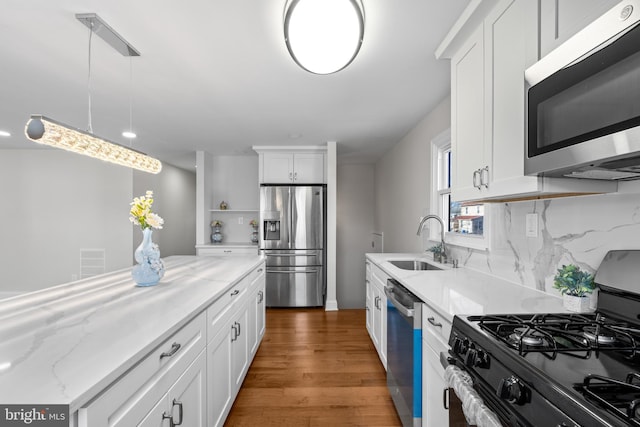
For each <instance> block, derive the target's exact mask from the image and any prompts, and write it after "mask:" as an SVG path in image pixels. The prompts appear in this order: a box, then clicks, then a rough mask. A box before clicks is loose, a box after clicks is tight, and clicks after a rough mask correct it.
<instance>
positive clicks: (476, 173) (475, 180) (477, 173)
mask: <svg viewBox="0 0 640 427" xmlns="http://www.w3.org/2000/svg"><path fill="white" fill-rule="evenodd" d="M479 178H480V169H477V170H475V171H474V172H473V186H474V187H475V188H477V189H478V190H479V189H480V184H479V183H478V180H479Z"/></svg>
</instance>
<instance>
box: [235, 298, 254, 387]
mask: <svg viewBox="0 0 640 427" xmlns="http://www.w3.org/2000/svg"><path fill="white" fill-rule="evenodd" d="M250 302H251V301H250ZM248 325H249V307H248V306H245V307H244V308H243V309H241V310H240V313H238V315H237V316H235V317H234V320H233V322H232V328H233V329H234V330H233V331H232V335H231V381H232V387H233V388H234V392H233V394H232V395H233V397H235V393H237V391H238V389H239V388H240V386H241V385H242V380H243V379H244V374H245V373H246V372H247V370H248V369H249V354H248V350H249V333H248V330H249V329H250V328H249V327H248Z"/></svg>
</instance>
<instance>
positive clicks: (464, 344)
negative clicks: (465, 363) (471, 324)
mask: <svg viewBox="0 0 640 427" xmlns="http://www.w3.org/2000/svg"><path fill="white" fill-rule="evenodd" d="M452 347H453V352H454V353H456V354H465V353H466V352H467V348H469V340H468V339H467V338H465V339H464V340H463V339H461V338H455V339H454V340H453V346H452Z"/></svg>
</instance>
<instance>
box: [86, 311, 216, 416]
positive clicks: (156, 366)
mask: <svg viewBox="0 0 640 427" xmlns="http://www.w3.org/2000/svg"><path fill="white" fill-rule="evenodd" d="M205 338H206V317H205V315H204V313H201V314H200V315H199V316H198V317H196V318H195V319H193V320H192V321H191V322H189V323H188V324H187V325H186V326H184V327H183V328H182V329H181V330H180V331H178V332H176V333H175V334H174V335H173V336H172V337H171V338H169V339H168V340H167V341H165V342H164V343H163V344H161V345H160V346H159V347H158V348H157V349H156V350H154V351H153V352H151V354H149V355H148V356H146V357H145V358H144V359H143V360H142V361H141V362H140V363H139V364H137V365H136V367H135V368H133V369H132V370H131V371H129V372H128V373H127V375H125V376H124V377H122V378H121V379H120V380H119V381H118V382H116V383H114V384H113V385H112V386H111V387H109V388H108V389H107V390H106V391H105V392H103V393H102V394H101V395H100V396H99V397H98V398H96V399H95V400H94V401H93V402H92V403H91V404H89V405H88V406H86V407H84V408H81V409H80V410H79V413H78V418H79V425H80V426H86V427H107V426H113V427H129V426H135V425H139V424H140V423H143V425H153V426H165V425H166V426H167V427H169V425H170V424H171V422H173V423H174V424H175V423H177V422H178V421H179V420H180V417H182V419H184V420H189V424H188V425H193V426H204V421H205V416H206V411H205V408H206V400H205V398H206V383H205V381H204V378H205V366H204V362H205V358H204V357H205V354H204V351H203V350H204V348H205Z"/></svg>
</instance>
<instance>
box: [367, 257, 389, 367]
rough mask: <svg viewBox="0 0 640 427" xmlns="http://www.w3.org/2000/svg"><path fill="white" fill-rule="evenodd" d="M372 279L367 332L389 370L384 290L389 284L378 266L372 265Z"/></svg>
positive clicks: (368, 284) (369, 280)
mask: <svg viewBox="0 0 640 427" xmlns="http://www.w3.org/2000/svg"><path fill="white" fill-rule="evenodd" d="M367 268H368V269H369V268H370V271H371V275H370V279H367V281H366V286H367V295H368V296H370V298H369V297H368V299H367V304H370V305H368V307H369V309H368V310H367V330H368V331H369V335H370V336H371V341H373V345H374V346H375V348H376V351H377V352H378V356H379V357H380V361H381V362H382V365H383V366H384V369H387V296H386V294H385V293H384V288H385V286H386V284H387V279H388V278H389V276H387V275H386V274H385V273H384V272H383V271H382V270H381V269H380V268H379V267H378V266H377V265H371V264H369V266H368V267H367Z"/></svg>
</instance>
